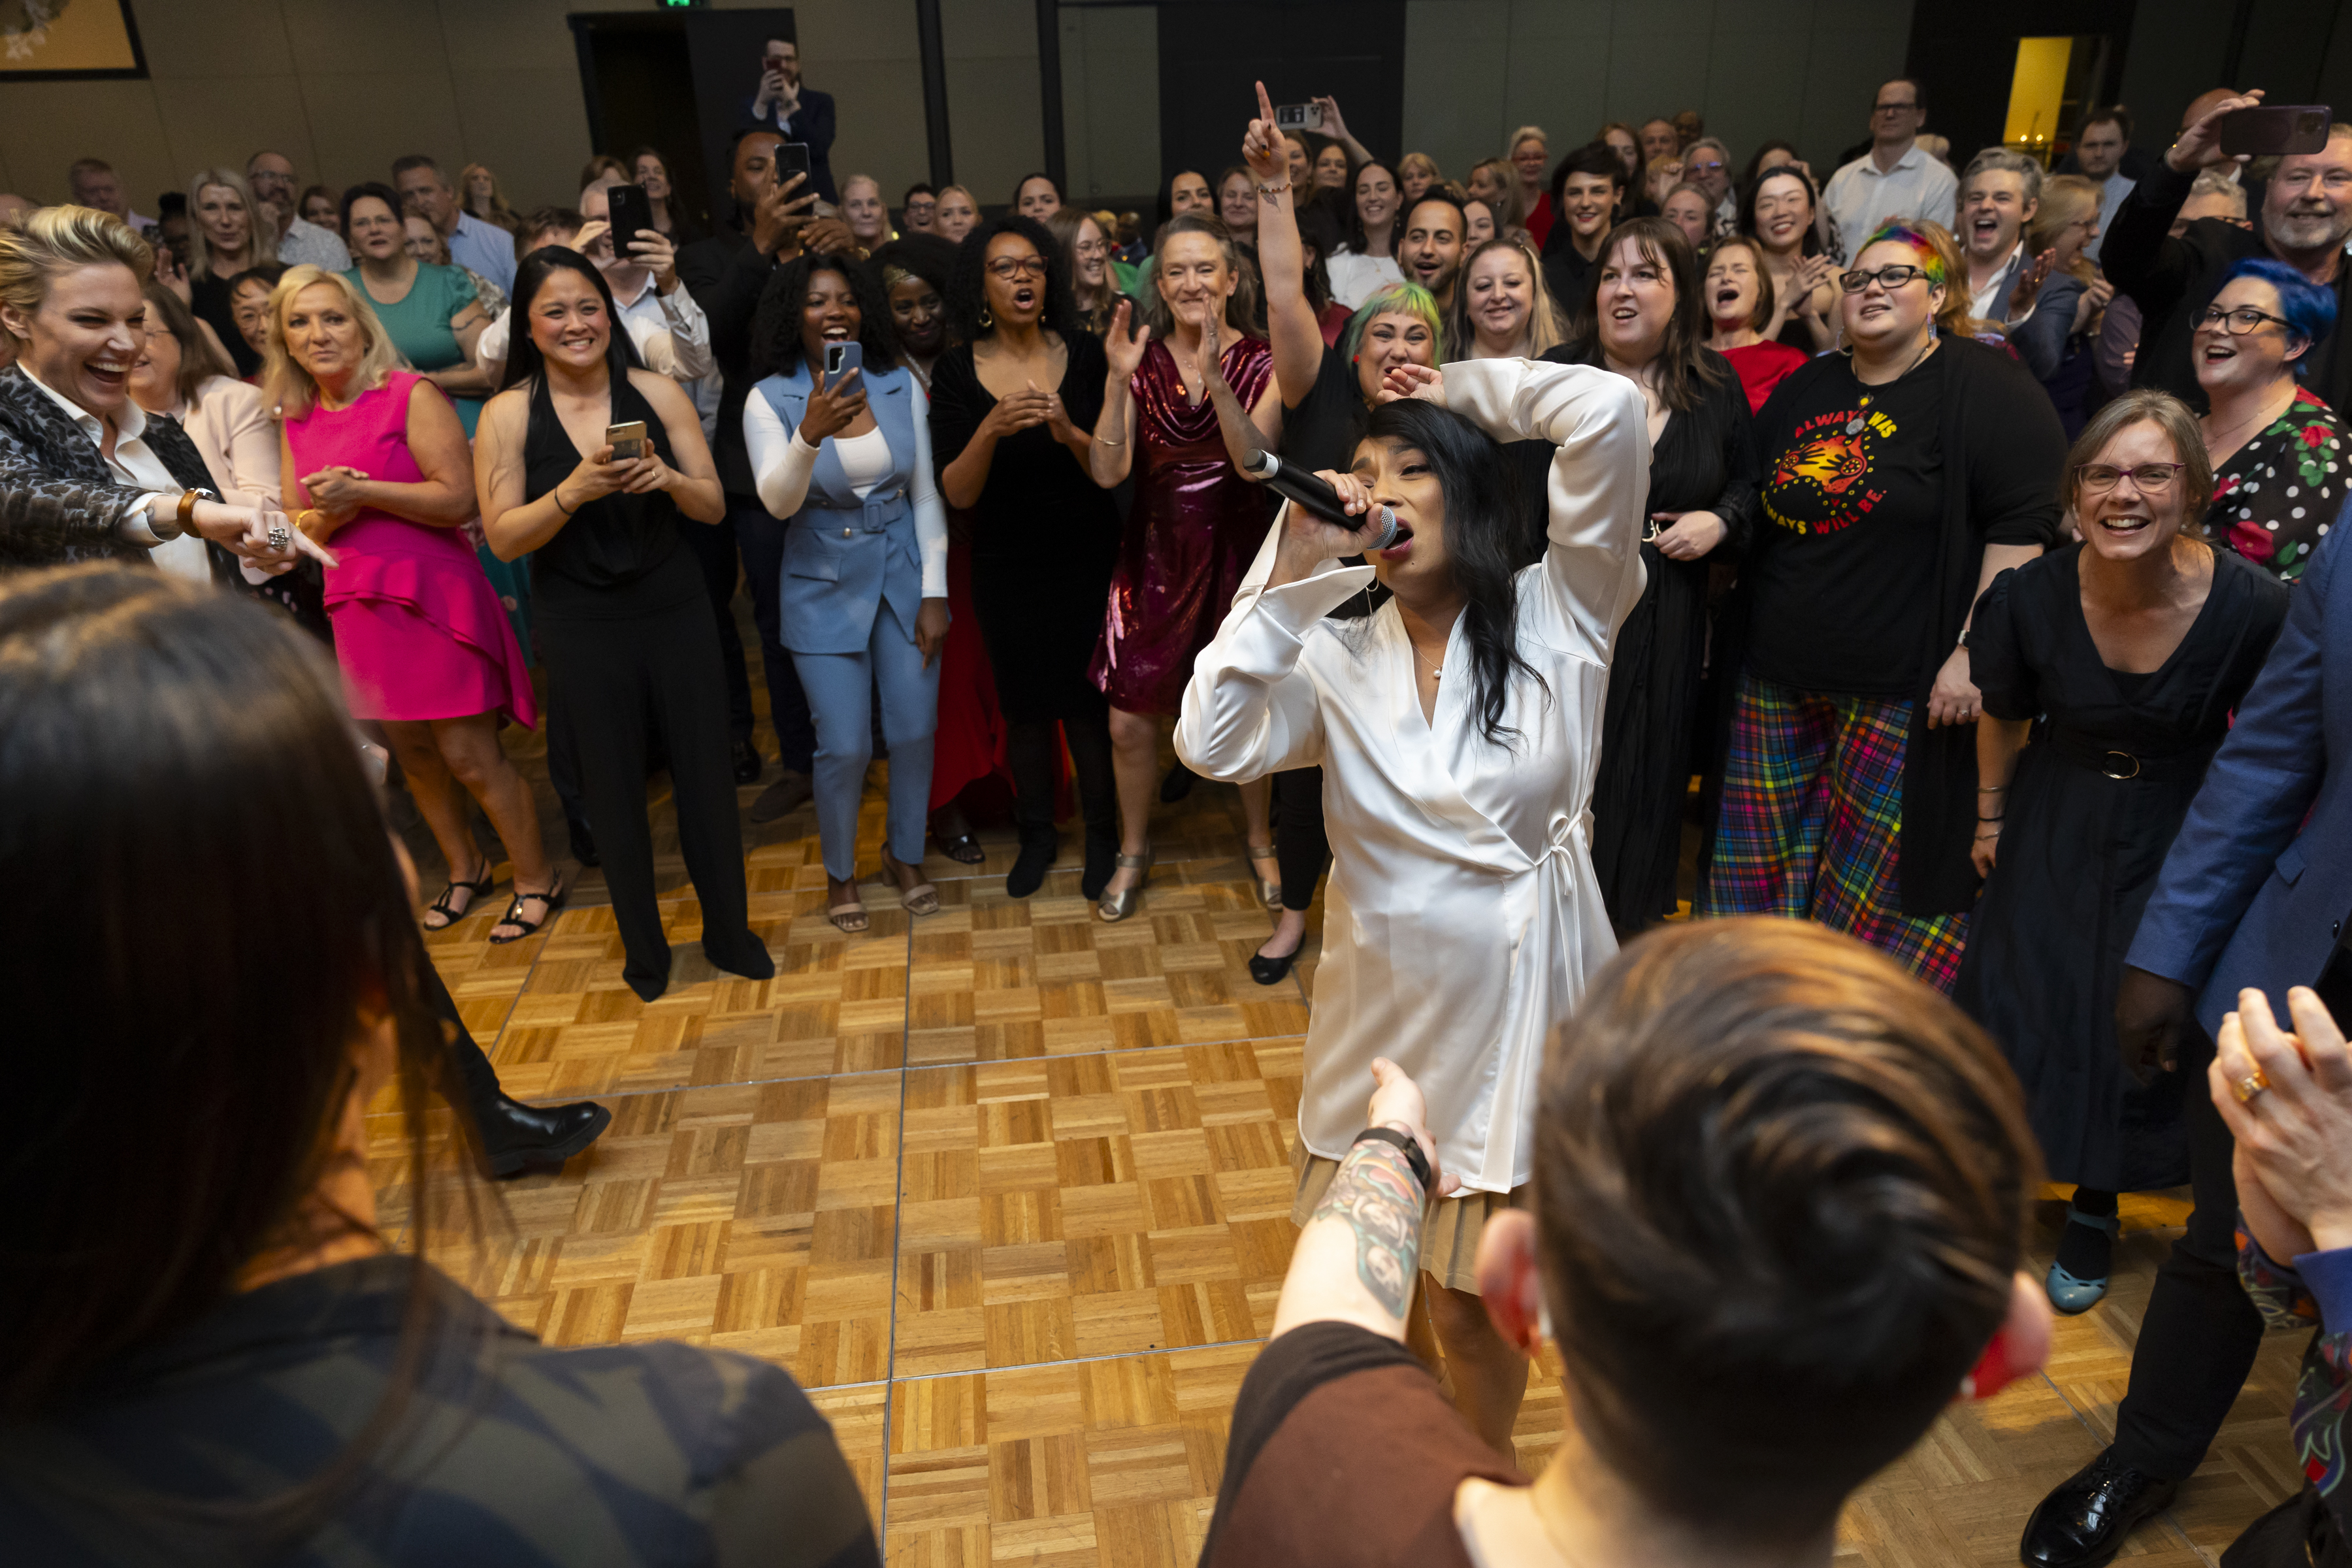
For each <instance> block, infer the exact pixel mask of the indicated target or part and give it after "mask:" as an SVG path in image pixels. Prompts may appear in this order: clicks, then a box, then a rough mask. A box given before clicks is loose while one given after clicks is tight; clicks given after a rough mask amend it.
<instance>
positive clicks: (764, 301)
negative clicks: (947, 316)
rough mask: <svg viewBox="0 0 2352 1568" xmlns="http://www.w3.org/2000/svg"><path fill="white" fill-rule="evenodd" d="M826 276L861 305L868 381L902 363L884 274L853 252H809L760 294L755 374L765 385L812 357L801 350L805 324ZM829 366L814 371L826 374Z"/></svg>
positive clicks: (860, 326) (755, 329) (753, 362)
mask: <svg viewBox="0 0 2352 1568" xmlns="http://www.w3.org/2000/svg"><path fill="white" fill-rule="evenodd" d="M821 275H831V276H833V277H836V278H839V279H842V280H843V281H845V282H846V283H847V284H848V286H849V293H850V298H851V299H853V300H856V302H857V342H858V344H859V346H860V347H861V348H863V349H864V350H865V359H866V372H865V374H866V376H867V377H869V378H870V377H872V376H876V375H878V374H881V373H882V372H884V371H886V370H889V369H891V368H892V367H894V366H895V365H897V364H898V331H897V330H896V328H895V327H894V326H893V325H892V324H891V317H890V296H889V295H888V294H887V292H886V291H885V290H884V289H883V287H882V274H881V272H880V271H879V270H878V269H877V268H876V267H875V266H874V264H873V263H872V262H871V261H861V260H860V259H858V258H857V257H856V256H855V255H853V254H850V253H848V252H838V253H830V252H825V251H803V252H802V253H801V254H800V255H798V256H796V257H794V258H793V259H792V260H791V261H790V262H788V263H786V264H785V265H784V266H782V267H780V268H777V269H776V270H775V271H773V272H772V273H770V274H769V275H768V282H767V286H766V287H765V288H764V289H761V291H760V308H759V311H758V313H757V314H756V315H755V316H754V317H753V319H752V322H751V374H753V375H754V376H757V377H760V378H761V379H765V378H766V377H768V376H771V375H790V374H793V372H795V371H797V370H799V369H800V368H801V362H802V360H803V359H804V358H805V357H806V355H805V354H804V353H803V349H802V345H801V321H802V318H803V315H804V313H805V312H806V310H807V306H808V297H809V290H810V289H811V287H812V286H813V285H814V283H815V281H816V279H817V278H818V277H819V276H821ZM823 368H824V367H823V366H816V367H814V371H816V372H818V373H821V372H822V370H823Z"/></svg>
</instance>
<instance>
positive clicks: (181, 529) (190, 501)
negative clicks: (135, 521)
mask: <svg viewBox="0 0 2352 1568" xmlns="http://www.w3.org/2000/svg"><path fill="white" fill-rule="evenodd" d="M200 500H210V501H216V500H220V496H219V495H218V494H217V493H216V492H215V491H212V490H207V489H193V490H182V491H181V492H180V506H179V510H177V511H176V512H174V513H173V517H172V521H169V522H164V523H159V522H157V521H155V520H154V518H153V516H152V514H151V515H150V516H149V518H148V520H147V527H148V529H149V531H151V532H152V533H153V534H154V535H155V537H156V538H158V539H160V540H162V541H163V542H164V543H166V544H169V543H171V542H172V541H173V540H175V539H177V538H179V537H180V535H182V534H184V533H185V532H187V531H189V530H190V529H191V528H193V527H194V526H195V516H196V503H197V502H198V501H200Z"/></svg>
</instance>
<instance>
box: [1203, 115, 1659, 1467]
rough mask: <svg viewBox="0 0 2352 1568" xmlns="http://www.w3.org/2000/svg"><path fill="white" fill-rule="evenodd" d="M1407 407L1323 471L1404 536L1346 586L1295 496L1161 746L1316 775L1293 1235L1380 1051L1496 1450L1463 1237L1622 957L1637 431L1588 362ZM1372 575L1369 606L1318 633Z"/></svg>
mask: <svg viewBox="0 0 2352 1568" xmlns="http://www.w3.org/2000/svg"><path fill="white" fill-rule="evenodd" d="M1249 134H1250V140H1251V142H1253V143H1259V142H1262V141H1263V140H1264V139H1265V138H1267V137H1270V136H1271V135H1272V134H1273V128H1272V127H1271V126H1270V125H1267V124H1265V122H1264V121H1252V123H1251V125H1250V132H1249ZM1409 390H1410V391H1412V393H1413V395H1412V397H1410V398H1402V399H1399V400H1395V401H1387V402H1383V403H1382V404H1381V406H1379V407H1378V408H1376V409H1374V410H1373V411H1372V414H1371V417H1370V421H1369V422H1368V424H1367V426H1366V428H1365V434H1364V436H1363V438H1362V439H1361V440H1360V441H1359V442H1358V443H1357V445H1356V447H1355V448H1354V451H1353V455H1352V458H1351V467H1352V471H1351V472H1350V473H1347V474H1338V473H1332V472H1329V471H1326V472H1325V473H1324V474H1323V475H1322V476H1321V477H1322V478H1323V479H1325V480H1326V481H1327V482H1328V483H1329V484H1330V485H1331V486H1332V487H1333V489H1336V490H1338V491H1339V494H1340V495H1341V497H1342V498H1343V499H1344V500H1346V502H1347V505H1348V510H1349V512H1351V513H1361V512H1362V511H1364V510H1366V508H1368V507H1370V506H1373V505H1382V506H1387V507H1390V508H1391V509H1393V510H1394V511H1395V513H1396V516H1397V520H1398V521H1399V523H1400V524H1402V529H1403V530H1404V531H1407V532H1406V533H1405V534H1404V535H1403V536H1401V537H1400V538H1399V539H1398V541H1397V542H1395V543H1394V544H1393V545H1391V547H1390V548H1388V549H1387V550H1383V551H1379V552H1373V553H1372V554H1371V555H1370V561H1371V564H1370V565H1367V566H1356V567H1343V566H1341V565H1340V564H1339V558H1340V557H1342V556H1347V555H1353V554H1357V553H1359V552H1362V551H1364V550H1365V548H1366V546H1367V545H1368V543H1369V542H1370V541H1371V539H1372V538H1373V537H1374V535H1375V533H1376V530H1375V529H1371V528H1366V529H1363V530H1360V531H1349V530H1347V529H1344V528H1340V527H1337V526H1334V525H1333V524H1331V523H1328V522H1325V521H1321V520H1319V519H1318V518H1316V517H1315V516H1314V515H1312V514H1311V513H1310V512H1308V511H1307V509H1306V508H1304V507H1301V506H1297V505H1296V504H1292V505H1287V506H1286V507H1285V508H1284V510H1283V512H1282V515H1281V516H1280V517H1279V518H1278V519H1277V520H1276V524H1275V527H1274V530H1273V531H1272V532H1271V533H1270V534H1269V535H1268V536H1267V539H1266V542H1265V546H1264V547H1263V548H1262V549H1261V550H1260V551H1259V552H1258V556H1257V560H1256V563H1255V564H1254V565H1253V566H1252V567H1251V569H1250V571H1249V574H1248V575H1247V576H1246V577H1245V578H1244V581H1243V584H1242V587H1241V591H1240V592H1239V593H1238V594H1237V595H1235V596H1234V605H1233V609H1232V611H1231V613H1230V614H1228V615H1227V616H1225V619H1224V623H1223V626H1221V627H1220V628H1219V629H1218V633H1217V636H1216V638H1215V640H1214V641H1213V642H1212V643H1210V645H1209V646H1208V647H1206V648H1205V649H1204V650H1202V653H1201V655H1200V657H1199V658H1198V659H1197V661H1196V662H1195V663H1194V665H1193V669H1192V682H1191V684H1190V686H1189V687H1188V688H1187V689H1186V690H1185V693H1184V701H1183V714H1182V717H1181V720H1180V721H1178V724H1177V729H1176V749H1177V751H1178V752H1179V753H1180V754H1181V756H1182V757H1183V759H1184V761H1185V762H1186V763H1188V764H1189V765H1191V766H1192V768H1193V769H1194V770H1195V771H1196V772H1198V773H1202V775H1204V776H1206V777H1209V778H1214V779H1222V780H1229V781H1234V782H1240V781H1243V780H1247V779H1255V778H1261V777H1264V776H1265V774H1267V773H1276V772H1278V771H1280V770H1282V769H1286V768H1304V767H1320V768H1322V770H1323V809H1324V813H1325V816H1326V819H1327V821H1328V823H1329V825H1330V838H1331V846H1332V852H1333V856H1332V869H1331V880H1330V884H1329V890H1328V895H1327V905H1326V912H1325V915H1324V931H1323V960H1322V967H1321V969H1320V970H1319V971H1318V973H1317V976H1316V984H1315V1008H1314V1014H1313V1017H1312V1020H1311V1021H1310V1022H1309V1023H1308V1025H1307V1052H1306V1068H1307V1070H1306V1084H1305V1091H1304V1095H1303V1098H1302V1099H1301V1101H1300V1104H1299V1110H1298V1123H1299V1139H1298V1163H1299V1166H1300V1171H1299V1175H1300V1182H1299V1192H1298V1196H1297V1204H1296V1205H1295V1206H1294V1211H1293V1212H1294V1216H1295V1217H1297V1218H1298V1219H1299V1220H1301V1221H1302V1222H1303V1221H1304V1220H1305V1218H1306V1217H1307V1215H1309V1214H1310V1213H1312V1212H1313V1210H1314V1208H1315V1206H1316V1205H1317V1204H1318V1202H1319V1201H1320V1199H1321V1197H1322V1195H1323V1189H1324V1188H1325V1187H1326V1186H1328V1184H1329V1182H1330V1179H1331V1176H1332V1175H1333V1173H1335V1172H1336V1171H1337V1169H1338V1162H1339V1160H1340V1159H1341V1158H1342V1157H1343V1156H1345V1155H1346V1153H1347V1152H1348V1145H1349V1142H1350V1141H1352V1140H1353V1139H1354V1137H1355V1135H1356V1134H1357V1133H1358V1132H1359V1131H1362V1122H1363V1106H1362V1103H1361V1102H1362V1100H1363V1087H1362V1086H1363V1080H1364V1078H1365V1075H1366V1074H1367V1073H1368V1072H1369V1071H1370V1067H1371V1061H1372V1058H1374V1057H1376V1056H1386V1057H1388V1058H1391V1059H1392V1060H1394V1061H1395V1062H1396V1063H1397V1065H1398V1066H1400V1067H1402V1068H1404V1070H1405V1071H1406V1072H1407V1073H1409V1074H1411V1075H1412V1077H1413V1078H1414V1079H1416V1080H1417V1081H1418V1082H1420V1083H1421V1084H1423V1086H1424V1087H1425V1088H1426V1089H1427V1090H1428V1093H1429V1110H1430V1116H1429V1127H1430V1130H1431V1131H1432V1132H1433V1134H1434V1136H1435V1137H1436V1140H1437V1146H1438V1152H1439V1155H1440V1159H1441V1163H1442V1164H1443V1167H1444V1169H1445V1170H1447V1171H1450V1172H1454V1173H1458V1174H1459V1175H1460V1176H1461V1178H1462V1183H1463V1193H1462V1194H1461V1195H1460V1196H1459V1197H1456V1198H1454V1199H1451V1200H1448V1201H1446V1202H1444V1203H1440V1204H1434V1205H1431V1208H1430V1211H1429V1215H1428V1218H1427V1219H1426V1220H1425V1222H1424V1224H1423V1244H1422V1253H1421V1257H1422V1260H1423V1267H1424V1268H1426V1269H1427V1270H1428V1271H1429V1272H1430V1273H1431V1274H1432V1275H1433V1276H1434V1282H1435V1283H1436V1284H1437V1285H1439V1286H1442V1287H1444V1289H1433V1290H1431V1291H1430V1293H1429V1298H1430V1310H1431V1316H1432V1319H1433V1322H1434V1324H1435V1327H1436V1329H1437V1333H1438V1337H1439V1339H1440V1340H1441V1341H1442V1342H1444V1348H1445V1355H1446V1363H1447V1366H1448V1369H1449V1371H1450V1372H1451V1373H1453V1376H1454V1387H1455V1392H1456V1397H1457V1399H1458V1401H1459V1402H1460V1404H1461V1405H1462V1407H1463V1411H1464V1414H1465V1415H1466V1416H1468V1418H1469V1419H1470V1420H1471V1422H1472V1424H1473V1425H1475V1426H1476V1427H1477V1429H1478V1431H1479V1433H1480V1434H1481V1436H1485V1437H1486V1440H1487V1441H1489V1442H1490V1443H1493V1444H1495V1445H1496V1447H1498V1448H1500V1449H1501V1451H1502V1452H1504V1453H1505V1454H1508V1453H1509V1452H1510V1447H1509V1444H1510V1436H1511V1426H1512V1422H1513V1419H1514V1417H1515V1415H1517V1409H1518V1404H1519V1399H1520V1396H1521V1395H1522V1394H1524V1393H1525V1392H1526V1363H1525V1361H1524V1360H1523V1359H1521V1358H1520V1357H1518V1356H1517V1353H1516V1352H1512V1351H1511V1350H1510V1349H1509V1348H1508V1347H1507V1346H1506V1345H1505V1344H1504V1342H1503V1341H1502V1339H1501V1338H1500V1336H1499V1335H1497V1334H1496V1332H1495V1331H1494V1330H1493V1329H1492V1328H1491V1327H1490V1326H1488V1324H1487V1322H1486V1313H1485V1310H1484V1308H1483V1306H1482V1304H1481V1303H1480V1301H1479V1300H1478V1299H1477V1289H1478V1281H1477V1277H1476V1273H1475V1255H1476V1247H1477V1239H1478V1230H1479V1227H1480V1226H1482V1225H1483V1224H1484V1223H1485V1220H1486V1216H1487V1215H1489V1214H1490V1213H1493V1212H1495V1211H1496V1210H1498V1209H1500V1208H1502V1207H1504V1206H1506V1205H1508V1204H1510V1203H1512V1202H1514V1201H1515V1200H1516V1199H1517V1198H1518V1197H1519V1196H1520V1195H1521V1194H1522V1190H1523V1189H1524V1187H1525V1186H1526V1184H1527V1183H1528V1177H1529V1174H1530V1166H1531V1161H1532V1149H1531V1147H1530V1143H1531V1133H1532V1125H1531V1118H1532V1115H1533V1107H1534V1090H1535V1079H1536V1071H1537V1067H1538V1061H1539V1059H1540V1058H1541V1055H1542V1046H1543V1038H1544V1035H1545V1032H1546V1031H1547V1030H1548V1029H1549V1027H1550V1026H1551V1024H1552V1023H1553V1022H1554V1021H1555V1020H1557V1019H1558V1018H1559V1017H1561V1016H1564V1015H1565V1014H1566V1013H1567V1012H1568V1010H1569V1008H1570V1005H1573V1003H1574V1002H1575V1001H1576V998H1577V996H1578V994H1579V993H1580V991H1581V989H1582V987H1583V984H1584V978H1585V976H1586V975H1588V974H1590V973H1591V972H1592V971H1593V970H1594V969H1596V968H1598V967H1599V965H1600V964H1601V963H1602V962H1604V961H1605V960H1607V959H1608V958H1609V956H1610V955H1611V954H1612V953H1613V952H1615V951H1616V946H1617V944H1616V941H1615V938H1614V937H1613V936H1612V934H1611V931H1610V927H1609V915H1608V911H1607V910H1606V909H1605V908H1604V907H1603V906H1602V904H1601V889H1600V886H1599V884H1598V882H1597V881H1596V880H1595V879H1594V877H1593V873H1592V860H1591V848H1590V846H1589V844H1588V842H1587V837H1586V835H1587V828H1586V820H1587V817H1586V814H1587V809H1588V807H1589V805H1590V804H1591V795H1592V778H1593V764H1594V756H1595V752H1596V750H1597V742H1598V739H1599V735H1600V728H1601V699H1602V697H1603V696H1604V695H1605V694H1606V692H1607V690H1608V686H1609V656H1610V650H1611V647H1612V644H1613V643H1614V641H1615V639H1616V636H1617V630H1618V627H1619V626H1620V625H1621V624H1622V622H1623V620H1624V618H1625V616H1627V614H1628V613H1629V612H1630V611H1631V610H1632V608H1633V605H1634V603H1635V601H1636V600H1638V599H1639V598H1640V597H1641V595H1642V583H1643V572H1642V563H1641V539H1642V521H1643V512H1644V510H1645V506H1646V503H1647V500H1648V493H1649V470H1650V463H1649V450H1650V446H1649V433H1648V429H1647V426H1646V423H1645V419H1644V415H1643V405H1642V398H1641V394H1640V393H1639V391H1638V390H1636V389H1635V388H1634V386H1633V384H1632V383H1631V382H1629V381H1626V380H1625V379H1623V378H1622V377H1621V376H1615V375H1612V374H1609V373H1608V372H1606V371H1603V370H1600V369H1597V368H1595V367H1592V366H1589V365H1554V364H1540V363H1530V362H1528V361H1526V360H1478V361H1472V362H1467V363H1459V364H1453V365H1448V366H1447V367H1446V368H1445V370H1444V373H1443V374H1442V375H1441V374H1440V373H1439V372H1437V371H1434V370H1432V369H1429V368H1428V367H1426V366H1421V365H1401V366H1399V367H1397V368H1395V369H1394V370H1392V371H1391V372H1390V374H1389V378H1388V382H1387V389H1386V394H1385V395H1390V396H1393V395H1396V394H1401V393H1404V392H1407V391H1409ZM1532 437H1541V438H1542V439H1545V440H1548V441H1550V442H1552V443H1553V444H1555V445H1556V446H1558V447H1559V455H1558V457H1557V458H1554V459H1553V462H1552V465H1551V471H1550V476H1549V485H1548V487H1547V489H1548V493H1547V495H1546V498H1545V500H1546V504H1547V506H1548V509H1549V526H1548V529H1547V533H1548V537H1549V545H1548V548H1547V549H1546V551H1545V553H1544V556H1543V558H1542V559H1541V560H1539V561H1538V562H1537V563H1535V564H1533V565H1530V566H1527V567H1524V568H1520V569H1517V570H1514V569H1513V566H1512V562H1511V540H1512V539H1513V537H1514V533H1515V529H1516V526H1517V524H1516V521H1515V519H1514V518H1513V516H1512V515H1511V510H1510V508H1511V500H1510V493H1509V489H1508V487H1507V482H1506V479H1505V478H1504V475H1505V463H1504V458H1503V456H1502V453H1501V450H1500V448H1499V447H1497V446H1496V442H1497V441H1498V440H1500V441H1509V440H1523V439H1528V438H1532ZM1376 577H1377V578H1378V579H1379V581H1380V582H1381V583H1382V584H1385V585H1386V586H1387V587H1388V589H1389V590H1390V593H1391V595H1392V596H1391V598H1390V599H1388V600H1387V601H1386V602H1385V603H1383V604H1382V605H1381V606H1380V608H1378V609H1377V610H1375V611H1373V612H1372V614H1371V615H1370V616H1368V617H1364V618H1361V619H1355V620H1327V619H1326V618H1325V615H1326V612H1328V611H1329V610H1331V609H1332V608H1334V607H1335V606H1337V605H1339V604H1340V602H1341V601H1343V600H1345V599H1347V598H1348V597H1349V596H1350V595H1355V594H1357V593H1360V591H1361V590H1362V589H1363V588H1364V587H1365V586H1366V585H1367V584H1369V583H1370V581H1371V580H1373V579H1374V578H1376Z"/></svg>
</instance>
